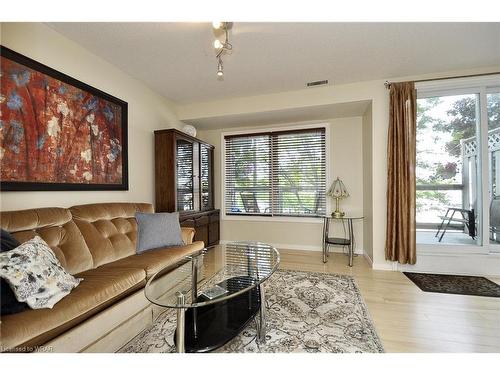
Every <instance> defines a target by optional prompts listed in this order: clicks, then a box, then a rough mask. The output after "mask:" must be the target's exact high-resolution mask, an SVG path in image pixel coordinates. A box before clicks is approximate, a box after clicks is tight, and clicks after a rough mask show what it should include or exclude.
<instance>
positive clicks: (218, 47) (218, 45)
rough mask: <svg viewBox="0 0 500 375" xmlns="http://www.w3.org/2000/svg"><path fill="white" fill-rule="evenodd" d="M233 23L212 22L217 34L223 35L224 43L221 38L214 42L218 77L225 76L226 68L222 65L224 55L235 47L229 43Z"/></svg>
mask: <svg viewBox="0 0 500 375" xmlns="http://www.w3.org/2000/svg"><path fill="white" fill-rule="evenodd" d="M232 25H233V24H232V23H231V22H219V21H217V22H212V27H213V28H214V33H215V34H220V33H223V35H222V36H223V37H224V41H221V39H220V36H219V37H217V38H216V39H215V40H214V48H215V58H216V60H217V76H218V77H223V76H224V67H223V65H222V55H223V54H225V53H227V52H228V51H231V50H232V49H233V46H232V44H231V43H229V36H228V30H229V29H230V28H231V27H232Z"/></svg>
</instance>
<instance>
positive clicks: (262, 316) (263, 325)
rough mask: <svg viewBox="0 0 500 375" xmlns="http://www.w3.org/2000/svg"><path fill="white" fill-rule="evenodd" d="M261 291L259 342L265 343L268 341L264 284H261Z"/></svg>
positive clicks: (258, 325)
mask: <svg viewBox="0 0 500 375" xmlns="http://www.w3.org/2000/svg"><path fill="white" fill-rule="evenodd" d="M259 293H260V311H259V320H258V321H257V342H258V343H260V344H264V343H265V342H266V294H265V292H264V284H263V283H261V284H259Z"/></svg>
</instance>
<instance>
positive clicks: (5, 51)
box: [0, 45, 129, 191]
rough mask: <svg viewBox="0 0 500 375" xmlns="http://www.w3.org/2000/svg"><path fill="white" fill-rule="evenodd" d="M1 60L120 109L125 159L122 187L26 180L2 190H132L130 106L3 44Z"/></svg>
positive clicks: (0, 183)
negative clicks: (81, 91) (22, 66)
mask: <svg viewBox="0 0 500 375" xmlns="http://www.w3.org/2000/svg"><path fill="white" fill-rule="evenodd" d="M0 57H5V58H7V59H9V60H12V61H14V62H16V63H18V64H22V65H24V66H26V67H28V68H30V69H33V70H36V71H38V72H40V73H43V74H45V75H47V76H49V77H52V78H55V79H57V80H59V81H62V82H64V83H66V84H68V85H71V86H74V87H76V88H78V89H80V90H83V91H86V92H88V93H90V94H92V95H94V96H97V97H100V98H102V99H104V100H107V101H109V102H111V103H113V104H116V105H118V106H119V107H120V108H121V135H122V139H121V145H122V150H121V159H122V181H121V183H120V184H92V183H49V182H26V181H0V191H106V190H121V191H123V190H129V176H128V103H127V102H125V101H123V100H121V99H119V98H117V97H115V96H113V95H110V94H108V93H106V92H104V91H101V90H99V89H97V88H95V87H93V86H90V85H88V84H86V83H84V82H82V81H79V80H77V79H75V78H73V77H70V76H68V75H67V74H64V73H62V72H60V71H58V70H56V69H53V68H51V67H49V66H47V65H44V64H42V63H39V62H38V61H35V60H33V59H31V58H29V57H27V56H24V55H22V54H20V53H18V52H15V51H13V50H11V49H9V48H7V47H5V46H3V45H0Z"/></svg>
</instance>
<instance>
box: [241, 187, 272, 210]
mask: <svg viewBox="0 0 500 375" xmlns="http://www.w3.org/2000/svg"><path fill="white" fill-rule="evenodd" d="M240 197H241V201H242V202H243V208H244V209H245V212H248V213H252V214H258V213H260V208H259V204H258V203H257V197H256V195H255V192H253V191H242V192H240ZM267 212H269V207H266V208H265V210H264V213H267Z"/></svg>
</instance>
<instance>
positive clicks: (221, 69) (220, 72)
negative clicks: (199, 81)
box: [217, 57, 224, 77]
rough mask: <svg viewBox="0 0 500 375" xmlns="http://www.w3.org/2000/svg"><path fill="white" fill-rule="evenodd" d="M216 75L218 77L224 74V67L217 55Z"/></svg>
mask: <svg viewBox="0 0 500 375" xmlns="http://www.w3.org/2000/svg"><path fill="white" fill-rule="evenodd" d="M217 75H218V76H219V77H222V76H224V67H223V66H222V59H221V58H220V57H219V60H218V62H217Z"/></svg>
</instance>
